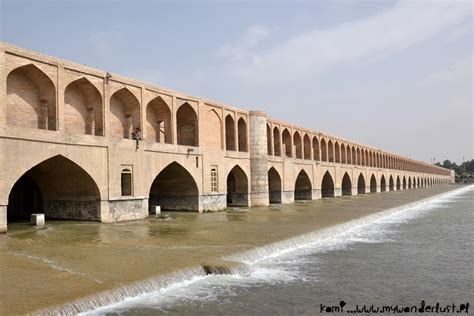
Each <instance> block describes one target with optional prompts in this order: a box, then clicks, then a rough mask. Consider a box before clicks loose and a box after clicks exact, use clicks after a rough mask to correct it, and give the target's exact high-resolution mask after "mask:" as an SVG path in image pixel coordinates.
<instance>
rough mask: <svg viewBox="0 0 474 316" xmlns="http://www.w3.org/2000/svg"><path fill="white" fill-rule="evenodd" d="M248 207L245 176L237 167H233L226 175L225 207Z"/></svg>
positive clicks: (247, 183) (247, 181) (247, 189)
mask: <svg viewBox="0 0 474 316" xmlns="http://www.w3.org/2000/svg"><path fill="white" fill-rule="evenodd" d="M249 205H250V204H249V180H248V177H247V174H246V173H245V171H244V170H243V169H242V168H241V167H240V166H239V165H235V166H234V167H233V168H232V169H231V170H230V171H229V174H228V175H227V206H249Z"/></svg>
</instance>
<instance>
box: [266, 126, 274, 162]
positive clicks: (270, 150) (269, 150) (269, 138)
mask: <svg viewBox="0 0 474 316" xmlns="http://www.w3.org/2000/svg"><path fill="white" fill-rule="evenodd" d="M267 155H268V156H273V143H272V129H271V128H270V125H268V124H267Z"/></svg>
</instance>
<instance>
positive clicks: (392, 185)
mask: <svg viewBox="0 0 474 316" xmlns="http://www.w3.org/2000/svg"><path fill="white" fill-rule="evenodd" d="M394 189H395V184H394V182H393V177H392V175H390V178H389V181H388V190H389V191H393V190H394Z"/></svg>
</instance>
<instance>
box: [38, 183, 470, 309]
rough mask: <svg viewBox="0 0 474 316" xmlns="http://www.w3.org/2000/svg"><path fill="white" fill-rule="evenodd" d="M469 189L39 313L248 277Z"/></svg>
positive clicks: (108, 303)
mask: <svg viewBox="0 0 474 316" xmlns="http://www.w3.org/2000/svg"><path fill="white" fill-rule="evenodd" d="M469 190H472V186H471V187H466V188H463V189H460V190H456V191H453V192H449V193H445V194H442V195H438V196H434V197H430V198H427V199H424V200H422V201H418V202H414V203H411V204H408V205H405V206H401V207H397V208H392V209H389V210H387V211H382V212H379V213H375V214H372V215H368V216H365V217H362V218H358V219H354V220H351V221H348V222H344V223H341V224H338V225H334V226H331V227H327V228H324V229H321V230H317V231H313V232H310V233H306V234H302V235H299V236H296V237H292V238H288V239H285V240H282V241H278V242H274V243H270V244H268V245H265V246H260V247H254V249H251V250H248V251H244V252H240V253H237V254H233V255H229V256H224V257H223V258H222V259H221V260H209V261H208V262H202V264H201V265H198V266H195V267H193V268H189V269H184V270H180V271H177V272H174V273H171V274H169V275H162V276H158V277H154V278H150V279H147V280H144V281H140V282H136V283H133V284H129V285H125V286H123V287H119V288H117V289H114V290H111V291H106V292H103V293H99V294H96V295H92V296H90V297H86V298H83V299H80V300H76V301H74V302H71V303H68V304H65V305H62V306H60V307H56V308H52V309H49V310H42V311H40V312H39V313H41V314H63V315H69V314H77V313H81V312H87V311H92V310H97V312H100V311H101V310H102V309H101V308H100V307H104V306H109V307H111V306H112V307H113V306H122V305H124V304H125V305H126V304H127V302H131V303H133V302H134V301H137V300H138V301H139V300H140V298H145V297H147V296H149V295H154V296H155V297H156V296H160V295H166V293H167V292H173V291H174V290H176V289H177V288H186V287H187V286H191V285H192V284H198V283H202V282H208V281H206V280H207V279H209V278H214V280H217V282H221V281H222V282H227V281H228V280H229V279H228V277H233V278H238V279H243V278H249V277H252V275H255V274H256V273H253V272H254V271H253V270H254V267H255V266H256V265H257V264H258V263H260V262H262V261H265V260H268V259H271V258H277V257H279V256H282V255H285V254H291V253H294V252H295V251H298V250H299V249H304V248H307V247H309V246H311V247H314V246H317V247H320V248H324V247H328V246H330V245H331V244H335V243H344V242H346V241H347V240H348V239H350V238H351V234H352V233H357V232H358V233H360V232H361V231H364V230H366V229H367V228H370V226H371V225H373V224H376V223H377V222H384V221H387V219H390V218H392V219H396V220H400V219H401V218H404V217H405V218H410V217H411V216H416V215H417V214H418V215H419V214H421V213H423V212H424V211H427V210H430V209H433V208H434V207H436V206H437V205H440V204H443V203H445V202H446V201H447V200H449V199H451V198H453V197H455V196H457V195H460V194H463V193H465V192H466V191H469ZM216 278H225V279H216ZM219 280H220V281H219ZM98 308H99V309H98Z"/></svg>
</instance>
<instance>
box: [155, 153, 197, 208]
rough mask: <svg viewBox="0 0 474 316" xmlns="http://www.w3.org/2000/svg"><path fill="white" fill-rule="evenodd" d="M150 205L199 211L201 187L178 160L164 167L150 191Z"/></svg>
mask: <svg viewBox="0 0 474 316" xmlns="http://www.w3.org/2000/svg"><path fill="white" fill-rule="evenodd" d="M149 192H150V193H149V205H150V207H153V206H156V205H159V206H161V208H162V209H163V210H170V211H199V189H198V186H197V184H196V181H195V179H194V178H193V176H192V175H191V173H190V172H189V171H188V170H187V169H186V168H184V167H183V166H182V165H181V164H179V163H177V162H176V161H174V162H172V163H170V164H169V165H168V166H166V167H165V168H163V170H161V171H160V173H159V174H158V175H157V176H156V177H155V180H154V181H153V183H152V185H151V187H150V191H149Z"/></svg>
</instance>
